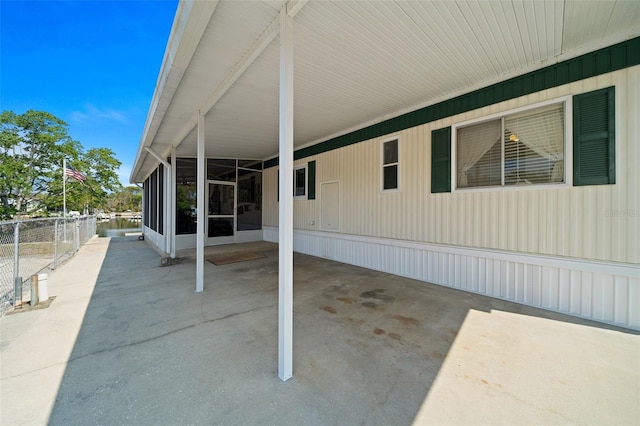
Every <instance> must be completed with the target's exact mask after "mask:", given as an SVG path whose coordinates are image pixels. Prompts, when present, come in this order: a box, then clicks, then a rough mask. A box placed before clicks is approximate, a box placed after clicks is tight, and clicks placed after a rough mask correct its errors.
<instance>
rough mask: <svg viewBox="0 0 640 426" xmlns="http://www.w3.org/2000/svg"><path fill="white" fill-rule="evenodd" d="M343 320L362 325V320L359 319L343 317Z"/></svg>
mask: <svg viewBox="0 0 640 426" xmlns="http://www.w3.org/2000/svg"><path fill="white" fill-rule="evenodd" d="M345 319H346V320H347V321H349V322H351V323H354V324H358V325H362V324H364V320H363V319H360V318H353V317H345Z"/></svg>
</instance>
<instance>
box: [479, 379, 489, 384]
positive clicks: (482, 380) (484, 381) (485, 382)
mask: <svg viewBox="0 0 640 426" xmlns="http://www.w3.org/2000/svg"><path fill="white" fill-rule="evenodd" d="M480 381H481V382H482V383H484V384H485V385H488V384H489V382H487V381H486V380H485V379H480Z"/></svg>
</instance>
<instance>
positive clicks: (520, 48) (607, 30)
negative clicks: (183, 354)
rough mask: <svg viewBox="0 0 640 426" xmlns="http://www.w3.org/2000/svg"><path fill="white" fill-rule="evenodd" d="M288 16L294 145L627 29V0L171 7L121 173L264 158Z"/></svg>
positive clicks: (273, 134)
mask: <svg viewBox="0 0 640 426" xmlns="http://www.w3.org/2000/svg"><path fill="white" fill-rule="evenodd" d="M283 7H288V13H289V15H291V16H295V19H294V22H295V27H294V40H295V41H294V46H295V47H294V49H295V53H294V63H295V65H294V67H295V68H294V69H295V71H294V104H295V105H294V140H295V147H296V148H300V147H302V146H306V145H310V144H313V143H317V142H320V141H323V140H327V139H329V138H331V137H335V136H338V135H341V134H345V133H348V132H350V131H353V130H356V129H358V128H362V127H364V126H366V125H369V124H372V123H376V122H380V121H382V120H385V119H388V118H391V117H395V116H398V115H400V114H402V113H405V112H407V111H410V110H414V109H417V108H420V107H423V106H426V105H431V104H434V103H437V102H439V101H442V100H445V99H449V98H452V97H454V96H457V95H459V94H462V93H466V92H469V91H471V90H474V89H477V88H479V87H483V86H486V85H489V84H492V83H495V82H497V81H501V80H505V79H507V78H510V77H513V76H515V75H519V74H522V73H525V72H528V71H533V70H536V69H539V68H542V67H544V66H547V65H551V64H554V63H556V62H560V61H564V60H567V59H570V58H572V57H575V56H578V55H580V54H583V53H586V52H590V51H593V50H596V49H598V48H601V47H605V46H609V45H611V44H614V43H617V42H620V41H623V40H627V39H631V38H634V37H637V36H639V35H640V24H639V23H640V2H637V1H595V2H589V3H586V4H585V3H584V2H581V1H538V0H524V1H446V2H444V1H437V2H436V1H366V2H360V1H314V0H311V1H306V0H298V1H291V2H289V4H288V5H287V2H285V1H282V0H274V1H248V2H245V1H230V0H221V1H181V2H180V4H179V6H178V10H177V13H176V17H175V20H174V23H173V27H172V29H171V34H170V36H169V42H168V44H167V49H166V52H165V56H164V59H163V62H162V67H161V71H160V75H159V77H158V82H157V84H156V89H155V92H154V96H153V99H152V103H151V106H150V108H149V113H148V116H147V121H146V124H145V127H144V132H143V135H142V140H141V142H140V146H139V150H138V154H137V157H136V160H135V164H134V167H133V171H132V174H131V181H132V182H140V181H142V180H144V179H145V178H146V177H147V176H148V175H149V173H150V172H151V171H152V170H153V169H154V168H155V167H156V166H157V164H158V161H157V160H156V159H155V158H154V157H153V156H152V155H150V154H148V153H147V151H146V150H145V147H149V148H151V149H152V150H153V151H155V152H157V153H159V154H160V155H161V156H163V157H165V158H166V157H167V156H168V155H169V154H170V152H171V149H172V147H175V148H176V152H177V155H178V156H195V155H196V131H195V130H196V122H197V117H198V114H199V113H202V114H203V115H204V116H205V135H206V140H207V144H206V155H207V156H215V157H231V158H233V157H238V158H256V159H267V158H270V157H273V156H275V155H277V153H278V102H279V101H278V93H279V92H278V84H279V43H278V42H277V39H278V33H279V20H278V16H279V13H280V9H281V8H283Z"/></svg>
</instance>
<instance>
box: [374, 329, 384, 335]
mask: <svg viewBox="0 0 640 426" xmlns="http://www.w3.org/2000/svg"><path fill="white" fill-rule="evenodd" d="M385 333H386V331H384V330H383V329H381V328H378V327H376V328H374V329H373V334H377V335H378V336H380V335H382V334H385Z"/></svg>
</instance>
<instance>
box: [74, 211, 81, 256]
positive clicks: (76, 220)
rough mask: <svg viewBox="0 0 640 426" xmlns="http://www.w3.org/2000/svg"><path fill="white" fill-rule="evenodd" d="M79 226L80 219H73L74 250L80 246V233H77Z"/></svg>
mask: <svg viewBox="0 0 640 426" xmlns="http://www.w3.org/2000/svg"><path fill="white" fill-rule="evenodd" d="M79 228H80V221H79V220H78V219H75V220H74V221H73V248H74V251H78V249H79V248H80V243H79V240H80V235H78V234H79V233H80V232H79Z"/></svg>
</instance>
